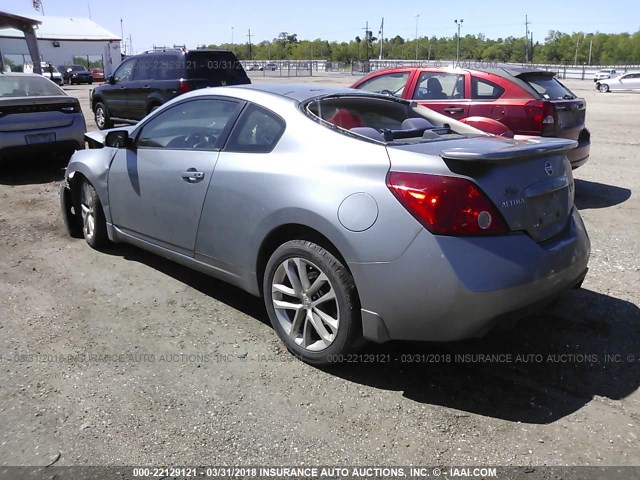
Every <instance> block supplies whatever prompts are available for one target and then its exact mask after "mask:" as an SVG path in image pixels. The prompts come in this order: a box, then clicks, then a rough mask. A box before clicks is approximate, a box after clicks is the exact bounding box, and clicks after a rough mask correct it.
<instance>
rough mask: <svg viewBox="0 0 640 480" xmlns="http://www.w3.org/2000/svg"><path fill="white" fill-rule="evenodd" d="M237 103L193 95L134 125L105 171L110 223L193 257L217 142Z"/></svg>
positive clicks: (233, 118) (236, 108) (218, 147)
mask: <svg viewBox="0 0 640 480" xmlns="http://www.w3.org/2000/svg"><path fill="white" fill-rule="evenodd" d="M240 108H241V102H238V101H235V100H232V99H226V98H216V97H204V98H193V99H190V100H187V101H184V102H180V103H177V104H175V105H173V106H172V107H170V108H168V109H166V110H163V111H161V112H158V114H157V115H154V116H152V117H151V118H149V119H148V121H146V122H145V123H144V124H143V125H141V127H140V128H138V129H136V131H135V133H134V134H132V135H133V136H135V140H134V145H133V146H132V147H130V148H126V149H125V148H121V149H119V150H118V151H117V153H116V155H115V157H114V159H113V161H112V164H111V167H110V170H109V178H108V188H109V204H110V208H111V216H112V222H113V224H114V226H115V227H116V228H118V229H119V230H120V231H121V232H123V233H125V234H128V235H131V236H133V237H136V238H139V239H141V240H144V241H147V242H150V243H153V244H156V245H160V246H162V247H165V248H168V249H170V250H173V251H176V252H178V253H181V254H183V255H189V256H192V255H193V250H194V246H195V241H196V232H197V230H198V222H199V221H200V213H201V211H202V205H203V202H204V199H205V195H206V193H207V188H208V185H209V182H210V180H211V176H212V173H213V170H214V168H215V165H216V161H217V159H218V154H219V151H220V145H222V144H223V142H224V140H225V137H226V136H227V134H228V129H229V128H230V126H231V125H232V124H233V122H234V120H235V118H237V115H238V113H239V109H240Z"/></svg>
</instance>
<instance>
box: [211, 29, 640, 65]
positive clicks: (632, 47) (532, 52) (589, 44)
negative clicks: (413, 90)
mask: <svg viewBox="0 0 640 480" xmlns="http://www.w3.org/2000/svg"><path fill="white" fill-rule="evenodd" d="M381 41H382V42H384V57H385V58H389V59H394V60H415V58H416V39H415V38H413V39H405V38H402V37H401V36H400V35H396V36H395V37H393V38H385V39H378V38H375V37H374V36H373V34H372V32H370V31H369V32H366V34H365V35H364V38H361V37H359V36H358V37H354V39H353V40H351V41H350V42H329V41H327V40H322V39H319V38H318V39H316V40H313V41H311V40H300V39H298V36H297V34H295V33H293V34H290V33H288V32H282V33H280V35H278V37H277V38H274V39H273V40H271V41H263V42H260V43H259V44H256V45H252V48H251V55H252V57H253V59H254V60H309V59H322V60H329V61H334V62H351V61H353V60H363V59H364V58H365V57H369V58H377V56H378V52H379V51H380V42H381ZM417 42H418V58H419V59H420V60H427V59H430V60H451V59H454V58H455V56H456V38H455V37H439V38H438V37H435V36H433V37H431V38H429V37H421V38H418V39H417ZM525 46H526V40H525V38H524V37H519V38H516V37H507V38H498V39H495V40H494V39H488V38H486V37H485V36H484V35H482V34H480V35H465V36H464V37H461V38H460V58H461V59H464V60H482V61H491V62H524V60H525ZM209 47H210V48H218V47H222V48H227V49H229V50H233V51H234V52H235V54H236V55H237V56H238V57H239V58H240V59H241V60H245V59H248V58H249V45H248V44H247V43H244V44H235V45H231V44H228V43H227V44H223V45H209ZM589 50H591V64H592V65H610V64H626V65H632V64H640V31H638V32H635V33H634V34H632V35H630V34H628V33H616V34H608V33H599V32H595V33H585V32H574V33H572V34H568V33H563V32H559V31H556V30H551V31H550V32H549V33H548V35H547V37H546V38H545V40H544V42H543V43H536V44H535V45H530V46H529V60H530V61H533V62H535V63H550V64H552V63H553V64H573V63H574V62H576V63H577V64H578V65H582V64H584V63H588V62H589Z"/></svg>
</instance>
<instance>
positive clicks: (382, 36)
mask: <svg viewBox="0 0 640 480" xmlns="http://www.w3.org/2000/svg"><path fill="white" fill-rule="evenodd" d="M378 35H380V54H379V55H378V60H382V56H383V53H384V52H383V51H382V49H383V47H384V17H382V23H381V24H380V30H379V31H378Z"/></svg>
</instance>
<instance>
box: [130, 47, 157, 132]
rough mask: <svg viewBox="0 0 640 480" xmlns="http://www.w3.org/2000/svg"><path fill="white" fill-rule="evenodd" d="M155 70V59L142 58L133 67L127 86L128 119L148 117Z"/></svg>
mask: <svg viewBox="0 0 640 480" xmlns="http://www.w3.org/2000/svg"><path fill="white" fill-rule="evenodd" d="M152 69H153V57H150V56H141V57H138V58H137V59H136V62H135V64H134V66H133V73H132V78H131V80H130V81H129V82H128V85H127V102H126V105H127V112H126V114H125V117H126V118H130V119H133V120H141V119H142V118H144V117H145V116H146V115H147V113H148V112H147V97H148V96H149V93H150V91H151V81H150V80H149V78H150V75H151V71H152Z"/></svg>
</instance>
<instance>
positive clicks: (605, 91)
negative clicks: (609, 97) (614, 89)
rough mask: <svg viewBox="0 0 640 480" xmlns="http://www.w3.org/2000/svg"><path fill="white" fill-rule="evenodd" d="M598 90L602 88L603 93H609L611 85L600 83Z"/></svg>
mask: <svg viewBox="0 0 640 480" xmlns="http://www.w3.org/2000/svg"><path fill="white" fill-rule="evenodd" d="M598 90H600V91H601V92H602V93H607V92H608V91H609V85H607V84H606V83H601V84H599V85H598Z"/></svg>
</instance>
